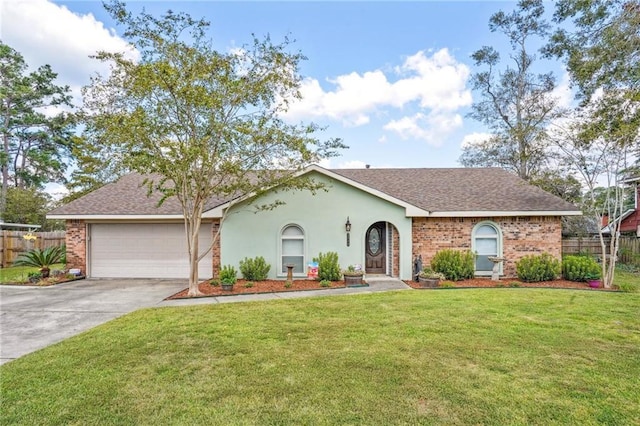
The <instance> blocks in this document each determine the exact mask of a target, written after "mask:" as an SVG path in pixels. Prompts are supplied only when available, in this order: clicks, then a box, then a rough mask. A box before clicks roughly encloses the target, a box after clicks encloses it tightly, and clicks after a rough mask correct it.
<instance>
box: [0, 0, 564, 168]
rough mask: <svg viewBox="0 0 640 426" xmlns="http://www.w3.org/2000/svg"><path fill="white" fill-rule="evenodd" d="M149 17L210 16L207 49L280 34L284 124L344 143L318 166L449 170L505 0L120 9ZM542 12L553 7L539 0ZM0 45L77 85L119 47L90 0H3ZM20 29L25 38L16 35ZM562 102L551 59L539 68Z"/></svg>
mask: <svg viewBox="0 0 640 426" xmlns="http://www.w3.org/2000/svg"><path fill="white" fill-rule="evenodd" d="M128 4H129V8H130V9H131V10H139V9H140V8H142V7H145V9H146V10H147V11H148V12H151V13H153V14H160V13H162V12H164V11H166V10H167V9H173V10H174V11H185V12H188V13H189V14H191V15H192V16H193V17H196V18H199V17H204V18H205V19H207V20H209V21H211V23H212V25H211V38H212V39H213V41H214V45H215V47H216V48H217V49H219V50H223V51H226V50H229V49H232V48H236V47H240V46H242V45H243V44H245V43H248V42H249V41H250V40H251V34H252V33H255V34H256V35H257V36H259V37H262V36H265V35H267V34H269V35H270V36H271V38H272V40H273V41H276V42H277V41H280V40H282V39H283V37H284V36H285V35H287V34H290V35H291V37H293V38H294V39H296V43H295V45H294V46H295V47H296V48H298V49H300V50H301V51H302V52H303V53H304V54H305V55H306V56H307V57H308V60H307V61H305V62H304V63H303V64H302V67H301V71H302V74H303V76H304V77H305V80H304V83H303V87H302V92H303V95H304V96H305V99H304V100H303V101H302V102H301V103H300V104H298V105H296V106H294V108H292V111H291V114H290V119H291V120H303V121H315V122H316V123H319V124H321V125H324V126H328V129H327V131H325V132H324V133H323V134H322V135H321V137H340V138H342V139H343V140H344V142H345V143H346V144H347V145H348V146H350V149H348V150H345V151H344V152H343V155H342V156H341V157H339V158H335V159H332V160H331V162H329V163H325V164H323V165H324V166H327V167H335V168H338V167H364V165H365V164H370V165H371V166H372V167H457V166H459V164H458V158H459V156H460V153H461V146H462V144H463V143H469V142H472V141H474V140H478V139H479V138H482V137H486V132H487V131H486V129H484V128H483V127H482V125H481V124H480V123H477V122H475V121H474V120H472V119H471V118H467V117H466V114H467V113H468V112H469V107H470V105H471V103H472V101H473V99H476V98H477V97H478V95H477V94H476V93H473V92H472V91H471V88H470V76H471V74H472V73H474V72H475V71H477V69H476V68H475V66H474V65H473V63H472V60H471V59H470V55H471V53H473V52H474V51H475V50H477V49H479V48H480V47H482V46H483V45H492V46H495V47H496V48H498V49H499V50H501V51H502V52H503V55H505V56H507V55H508V53H509V47H508V43H507V41H506V39H505V38H504V37H503V36H501V35H499V34H495V33H491V32H490V31H489V28H488V20H489V17H490V16H491V15H492V14H493V13H495V12H496V11H498V10H504V11H511V10H513V9H514V7H515V2H511V1H493V2H489V1H448V2H444V1H443V2H433V1H423V2H417V1H414V2H338V1H335V2H303V1H297V2H293V1H292V2H269V1H261V2H249V3H247V2H214V1H198V2H177V1H156V2H139V1H136V2H129V3H128ZM546 5H547V7H548V9H549V13H551V8H552V6H553V4H552V3H551V2H548V3H546ZM0 8H2V9H0V13H1V15H0V16H2V20H1V21H0V24H1V27H0V33H1V34H2V40H3V41H4V42H5V43H7V44H9V45H10V46H12V47H13V48H15V49H17V50H18V51H20V52H21V53H22V54H23V55H24V56H25V58H26V60H27V61H28V63H29V64H30V65H31V66H32V67H36V66H39V65H42V64H44V63H49V64H50V65H51V66H52V67H53V69H54V71H56V72H58V73H59V80H60V82H61V83H64V84H68V85H70V86H71V87H72V89H73V91H74V94H75V96H76V100H77V101H78V102H79V101H80V95H79V89H80V87H81V86H82V85H84V84H86V83H87V82H88V78H89V75H90V74H91V73H92V72H104V71H105V70H104V69H100V68H99V66H100V65H99V64H98V63H97V62H96V61H93V60H91V59H89V58H88V55H89V54H91V53H92V52H95V51H96V50H99V49H105V50H122V49H124V47H125V43H124V41H123V40H122V39H121V38H120V35H121V34H122V29H121V28H117V27H116V26H115V24H114V22H113V21H112V20H111V19H110V17H109V16H108V14H107V13H106V12H105V11H104V9H103V7H102V4H101V3H100V2H93V1H55V2H51V1H49V0H8V1H5V2H3V3H2V5H1V6H0ZM25 29H28V31H25ZM540 66H541V70H543V71H549V70H551V71H554V72H555V73H556V76H557V77H558V80H559V82H560V83H561V88H560V90H559V91H558V95H559V96H561V97H564V98H567V99H569V95H568V93H569V91H568V88H567V87H566V81H565V80H564V79H563V77H564V72H563V68H562V64H560V63H557V62H548V61H542V62H541V63H540Z"/></svg>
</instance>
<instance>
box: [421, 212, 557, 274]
mask: <svg viewBox="0 0 640 426" xmlns="http://www.w3.org/2000/svg"><path fill="white" fill-rule="evenodd" d="M483 221H491V222H493V223H495V224H496V225H497V226H498V227H499V228H500V230H501V232H502V255H503V256H504V258H505V259H506V261H505V262H504V265H503V267H504V275H505V276H508V277H511V276H515V275H516V266H515V262H516V261H518V260H519V259H521V258H522V257H523V256H526V255H528V254H540V253H545V252H546V253H550V254H551V255H553V256H554V257H556V258H557V259H560V258H561V251H562V233H561V229H562V227H561V223H560V216H545V217H533V216H532V217H529V216H520V217H495V218H492V217H479V218H475V217H474V218H460V217H456V218H429V217H425V218H423V217H418V218H413V223H412V235H413V237H412V238H413V241H412V251H413V253H412V258H413V257H414V256H417V255H422V260H423V264H424V265H429V263H430V262H431V259H432V258H433V256H434V255H435V254H436V252H438V251H439V250H442V249H462V250H471V247H472V244H471V233H472V230H473V227H474V226H475V225H476V224H477V223H479V222H483Z"/></svg>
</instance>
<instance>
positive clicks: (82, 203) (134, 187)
mask: <svg viewBox="0 0 640 426" xmlns="http://www.w3.org/2000/svg"><path fill="white" fill-rule="evenodd" d="M144 180H145V177H144V176H143V175H140V174H137V173H131V174H128V175H125V176H123V177H121V178H120V179H118V180H117V181H116V182H113V183H109V184H107V185H105V186H103V187H101V188H99V189H96V190H95V191H93V192H90V193H89V194H87V195H85V196H83V197H80V198H78V199H77V200H73V201H71V202H70V203H68V204H65V205H63V206H60V207H58V208H56V209H54V210H52V211H51V212H49V215H96V216H98V215H182V208H181V207H180V202H179V201H178V199H177V198H175V197H171V198H167V199H166V200H165V201H164V202H163V203H162V205H161V206H159V207H158V201H160V198H161V196H160V194H158V193H157V192H154V193H152V194H151V195H150V196H147V187H146V186H144V185H143V182H144ZM219 204H221V202H220V201H219V200H210V201H209V202H208V203H207V205H206V206H205V207H206V208H205V210H208V209H211V208H213V207H215V206H217V205H219Z"/></svg>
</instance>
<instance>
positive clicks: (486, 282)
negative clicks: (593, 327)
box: [405, 278, 615, 291]
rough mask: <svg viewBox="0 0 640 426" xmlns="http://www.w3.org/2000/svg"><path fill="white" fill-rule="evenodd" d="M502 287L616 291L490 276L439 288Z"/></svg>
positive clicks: (416, 285) (572, 283) (413, 284)
mask: <svg viewBox="0 0 640 426" xmlns="http://www.w3.org/2000/svg"><path fill="white" fill-rule="evenodd" d="M405 283H406V284H407V285H409V286H410V287H411V288H415V289H421V290H422V289H424V287H421V286H420V283H417V282H414V281H405ZM476 287H481V288H500V287H530V288H571V289H580V290H601V291H602V290H605V291H615V289H610V288H602V287H600V288H591V287H589V284H588V283H585V282H576V281H567V280H553V281H541V282H537V283H526V282H523V281H520V280H518V279H508V278H505V279H501V280H499V281H492V280H491V279H489V278H474V279H470V280H462V281H441V282H440V286H439V287H438V288H476Z"/></svg>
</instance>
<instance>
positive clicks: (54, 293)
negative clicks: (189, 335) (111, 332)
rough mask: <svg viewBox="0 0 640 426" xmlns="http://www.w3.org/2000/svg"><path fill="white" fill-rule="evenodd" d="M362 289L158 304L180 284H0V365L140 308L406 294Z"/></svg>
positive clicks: (397, 284) (377, 282)
mask: <svg viewBox="0 0 640 426" xmlns="http://www.w3.org/2000/svg"><path fill="white" fill-rule="evenodd" d="M367 281H368V282H369V286H368V287H352V288H336V289H327V290H317V291H315V290H314V291H297V292H284V293H265V294H252V295H237V296H222V297H204V298H196V299H181V300H164V299H165V298H167V297H169V296H171V295H172V294H175V293H177V292H178V291H180V290H183V289H184V288H186V287H187V283H186V281H181V280H154V279H86V280H80V281H74V282H70V283H64V284H58V285H55V286H51V287H19V286H1V285H0V364H3V363H6V362H9V361H11V360H13V359H15V358H18V357H21V356H23V355H26V354H28V353H30V352H33V351H36V350H38V349H42V348H44V347H47V346H49V345H52V344H55V343H58V342H60V341H62V340H64V339H67V338H69V337H72V336H75V335H77V334H80V333H82V332H84V331H87V330H89V329H91V328H93V327H96V326H98V325H100V324H103V323H105V322H107V321H110V320H112V319H114V318H117V317H119V316H122V315H125V314H127V313H130V312H133V311H135V310H138V309H141V308H149V307H160V306H189V305H203V304H212V303H234V302H248V301H260V300H273V299H298V298H302V297H321V296H330V295H344V294H356V293H372V292H380V291H389V290H406V289H409V288H410V287H408V286H407V285H405V284H404V283H403V282H402V281H400V280H397V279H393V278H389V277H385V276H367Z"/></svg>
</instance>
